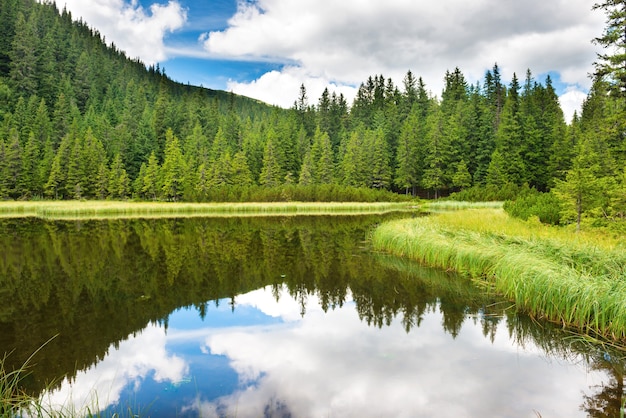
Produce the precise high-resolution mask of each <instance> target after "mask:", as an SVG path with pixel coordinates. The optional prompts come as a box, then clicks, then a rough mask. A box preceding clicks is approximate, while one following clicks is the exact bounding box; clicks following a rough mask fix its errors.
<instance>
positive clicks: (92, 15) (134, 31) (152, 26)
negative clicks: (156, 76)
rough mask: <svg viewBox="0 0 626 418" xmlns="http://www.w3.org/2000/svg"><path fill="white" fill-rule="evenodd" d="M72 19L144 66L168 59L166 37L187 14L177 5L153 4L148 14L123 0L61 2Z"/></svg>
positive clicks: (185, 18) (177, 27)
mask: <svg viewBox="0 0 626 418" xmlns="http://www.w3.org/2000/svg"><path fill="white" fill-rule="evenodd" d="M62 3H63V5H64V6H65V7H67V10H69V11H70V12H71V13H72V17H73V18H75V19H78V18H79V17H80V18H82V20H83V21H85V22H86V23H87V24H88V25H89V26H91V27H94V28H97V29H98V31H99V32H100V34H101V35H102V36H104V37H105V38H106V42H107V43H108V44H110V43H111V42H113V43H115V45H116V46H117V47H118V48H119V49H120V50H122V51H124V52H125V53H126V55H127V56H129V57H131V58H137V57H139V58H140V59H141V60H142V61H143V62H144V63H146V64H154V63H156V62H157V61H163V60H165V59H166V58H167V51H166V48H165V45H164V43H163V38H164V37H165V36H166V34H168V33H170V32H173V31H175V30H177V29H180V28H182V27H183V25H184V24H185V21H186V20H187V12H186V10H185V9H184V8H183V7H182V6H181V5H180V3H178V2H177V1H174V0H170V1H169V2H168V3H167V4H158V3H154V4H152V5H151V6H150V7H149V10H146V9H144V8H143V7H142V6H141V5H139V4H138V2H137V0H132V1H131V2H130V3H129V2H128V1H126V0H87V1H86V0H63V2H62Z"/></svg>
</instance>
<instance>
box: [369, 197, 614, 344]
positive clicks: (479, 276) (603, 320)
mask: <svg viewBox="0 0 626 418" xmlns="http://www.w3.org/2000/svg"><path fill="white" fill-rule="evenodd" d="M372 240H373V245H374V248H376V249H378V250H381V251H386V252H390V253H393V254H396V255H400V256H404V257H408V258H412V259H415V260H418V261H419V262H421V263H424V264H426V265H429V266H434V267H440V268H444V269H450V270H455V271H457V272H460V273H462V274H466V275H469V276H470V277H472V278H473V279H475V280H479V281H480V282H481V283H487V284H489V285H490V286H493V287H494V289H495V290H496V291H497V292H499V293H501V294H502V295H504V296H505V297H507V298H509V299H511V300H512V301H514V302H515V303H516V305H517V307H518V309H519V310H521V311H524V312H527V313H529V314H531V315H534V316H537V317H541V318H546V319H548V320H550V321H554V322H558V323H562V324H563V325H564V326H568V327H574V328H576V329H578V330H579V331H582V332H585V333H589V334H598V335H601V336H603V337H606V338H610V339H613V340H619V341H620V342H622V343H625V342H626V251H625V248H626V247H625V245H624V239H623V238H621V239H620V238H615V237H611V236H608V235H602V234H600V233H591V232H586V233H581V234H576V233H574V232H571V231H569V230H565V229H563V228H558V227H548V226H544V225H541V224H538V223H532V222H524V221H520V220H517V219H512V218H510V217H509V216H508V215H506V213H504V211H503V210H500V209H475V210H465V211H459V212H448V213H441V214H437V215H433V216H430V217H423V218H414V219H402V220H397V221H390V222H387V223H384V224H382V225H380V226H379V227H378V228H377V229H376V230H375V231H374V232H373V236H372Z"/></svg>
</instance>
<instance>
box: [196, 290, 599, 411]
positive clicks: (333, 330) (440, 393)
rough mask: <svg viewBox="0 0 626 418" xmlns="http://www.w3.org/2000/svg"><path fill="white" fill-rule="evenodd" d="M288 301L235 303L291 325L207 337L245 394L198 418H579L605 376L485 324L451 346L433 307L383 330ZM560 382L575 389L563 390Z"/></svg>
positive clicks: (203, 403) (202, 406) (259, 296)
mask: <svg viewBox="0 0 626 418" xmlns="http://www.w3.org/2000/svg"><path fill="white" fill-rule="evenodd" d="M283 298H284V299H287V301H283ZM283 298H281V300H280V301H279V302H276V301H275V300H274V299H273V296H272V293H271V289H270V288H266V289H264V290H259V291H255V292H252V293H249V294H247V295H244V296H239V297H238V298H237V300H238V304H239V305H244V304H249V305H251V306H255V307H257V308H258V309H260V310H262V311H263V312H266V313H267V314H270V315H272V316H281V317H283V318H284V319H285V321H284V322H283V323H280V324H274V325H271V326H259V327H245V328H230V329H220V330H214V331H213V332H211V333H210V334H208V336H207V337H206V339H205V344H206V348H205V351H206V352H207V353H208V352H210V353H212V354H214V355H223V356H227V357H228V358H229V360H230V364H231V366H232V367H233V368H234V369H235V371H236V372H237V374H238V376H239V383H240V385H239V386H240V387H239V388H238V389H237V390H236V391H235V392H234V393H232V394H230V395H227V396H223V397H221V398H219V399H215V400H212V401H207V400H204V399H202V396H200V397H199V398H198V399H196V400H195V401H194V403H193V405H192V406H190V407H189V408H190V409H195V410H198V412H199V415H202V416H221V415H230V414H233V415H237V416H244V417H248V416H257V415H258V413H259V411H269V413H268V415H277V416H283V415H288V414H290V415H293V416H355V417H359V416H394V417H402V416H406V417H409V416H438V415H441V414H442V413H444V414H446V415H450V416H468V417H469V416H490V415H493V412H494V411H499V412H500V413H501V414H502V415H507V416H530V415H532V409H533V408H535V409H537V410H538V411H541V412H545V411H554V410H557V411H560V412H561V413H564V414H568V413H569V414H576V412H578V404H579V402H580V390H581V388H586V386H587V384H588V381H587V379H594V381H601V380H602V373H601V372H595V373H587V371H586V370H584V366H582V365H581V366H579V368H577V366H573V365H568V364H553V365H551V366H550V367H549V368H546V361H547V360H546V358H545V354H544V353H543V352H542V350H541V349H540V348H538V347H536V346H535V345H533V344H532V343H527V344H526V345H525V347H523V348H522V347H520V346H518V345H516V344H512V343H511V339H510V335H509V334H508V332H509V331H508V328H507V327H506V326H505V324H501V326H500V327H499V328H498V330H497V332H496V335H495V336H494V339H493V341H491V340H489V339H487V338H485V336H484V335H483V334H482V329H481V327H480V325H479V324H478V325H477V324H470V323H467V325H466V326H464V327H463V329H462V330H461V332H460V334H459V335H458V336H457V337H456V339H453V338H452V337H451V336H450V335H446V334H445V333H443V332H442V331H441V323H442V321H443V319H442V315H441V312H438V311H437V310H432V311H429V312H427V313H426V314H424V315H423V320H422V321H421V323H420V327H419V329H414V330H412V331H411V333H406V332H405V330H404V328H403V327H402V325H401V323H400V321H399V320H394V321H392V323H391V324H390V325H389V326H385V327H383V328H380V329H379V328H376V327H368V326H367V325H366V324H364V323H363V322H362V321H361V320H360V319H359V317H358V314H357V312H356V310H354V309H347V308H345V307H344V308H343V309H337V310H332V311H329V312H327V313H324V312H323V311H322V309H321V307H320V306H319V302H318V301H317V299H316V298H315V297H313V296H312V297H311V298H310V299H309V300H308V304H307V314H306V315H305V316H304V318H301V317H299V315H297V312H296V311H297V310H298V309H297V301H295V300H294V299H292V298H291V297H289V296H287V295H284V292H283ZM468 322H469V321H468ZM548 361H549V360H548ZM557 363H558V362H557ZM572 363H574V361H573V362H572ZM199 379H201V378H199ZM564 379H567V381H568V382H569V383H570V384H568V385H565V386H563V385H561V384H560V382H562V381H563V380H564ZM506 388H510V390H507V389H506ZM555 391H557V392H558V394H559V396H558V397H556V398H555V396H554V393H555ZM494 394H496V395H497V396H494ZM520 394H522V395H523V396H522V397H521V398H520Z"/></svg>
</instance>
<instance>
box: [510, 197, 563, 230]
mask: <svg viewBox="0 0 626 418" xmlns="http://www.w3.org/2000/svg"><path fill="white" fill-rule="evenodd" d="M504 210H505V211H506V212H507V213H508V214H509V215H511V216H513V217H515V218H520V219H523V220H525V221H526V220H528V219H529V218H530V217H532V216H536V217H537V218H539V220H540V221H541V222H542V223H544V224H550V225H559V223H560V221H561V202H560V200H559V199H558V198H557V197H556V196H555V195H554V194H552V193H540V192H537V191H534V190H532V191H530V192H527V193H524V194H523V195H521V196H518V197H517V198H516V199H515V200H507V201H506V202H504Z"/></svg>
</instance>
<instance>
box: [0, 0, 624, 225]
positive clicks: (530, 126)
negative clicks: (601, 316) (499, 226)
mask: <svg viewBox="0 0 626 418" xmlns="http://www.w3.org/2000/svg"><path fill="white" fill-rule="evenodd" d="M620 3H623V2H611V1H607V2H605V3H604V4H600V5H596V8H599V9H603V11H605V12H606V13H607V16H608V17H609V21H608V24H607V29H606V33H605V34H604V35H603V36H601V37H599V38H597V39H596V40H595V41H596V42H597V43H599V44H601V45H603V46H607V45H617V46H618V47H619V45H620V42H621V45H622V47H621V48H622V49H623V43H624V41H623V40H622V39H621V38H620V37H619V33H620V32H619V30H620V29H619V28H621V31H622V32H623V29H624V26H626V25H625V23H624V17H623V16H622V15H624V12H623V10H622V11H621V12H620V10H621V9H620V8H623V5H621V4H620ZM616 10H617V12H616ZM620 13H621V15H620ZM620 16H621V17H620ZM620 25H621V26H620ZM615 28H617V29H615ZM614 29H615V30H617V34H618V35H616V34H615V30H614ZM590 42H591V40H590ZM620 50H621V49H620ZM620 56H621V58H620ZM599 58H600V63H599V64H596V68H597V72H596V74H595V75H594V78H593V86H592V88H591V90H590V92H589V95H588V97H587V99H586V100H585V102H584V104H583V108H582V112H581V113H580V114H576V115H574V118H573V120H572V121H571V122H569V123H568V122H566V121H565V119H564V116H563V112H562V110H561V108H560V105H559V101H558V97H557V94H556V92H555V89H554V87H553V85H552V80H551V79H550V77H549V76H548V77H546V78H545V79H544V80H537V79H535V77H534V76H533V73H532V71H531V70H530V69H527V70H525V72H523V73H521V74H523V76H522V77H519V78H518V76H517V75H514V76H513V78H512V80H511V81H510V82H509V83H505V82H504V81H503V80H502V78H501V73H500V69H499V67H498V65H497V64H494V65H493V67H492V68H491V69H490V70H489V71H487V72H486V74H485V76H484V79H483V80H482V82H477V83H475V84H470V83H468V81H467V80H466V78H465V76H464V75H463V72H462V71H461V70H460V69H459V68H455V69H452V70H449V71H446V73H445V75H444V76H443V77H444V81H445V85H444V88H443V91H442V92H441V95H440V97H439V96H434V95H433V94H432V93H431V92H430V91H429V90H428V88H427V86H426V85H425V84H424V82H423V80H422V79H421V78H420V77H419V76H418V75H415V74H413V73H412V72H411V71H407V73H406V75H405V77H404V78H403V80H401V81H400V82H397V81H396V82H394V80H392V79H390V78H385V77H384V76H383V75H382V74H381V75H372V76H370V77H369V78H368V79H367V80H365V81H364V82H363V83H362V84H361V85H360V87H359V89H358V94H357V96H356V98H355V99H354V101H353V102H352V103H351V104H349V103H347V100H346V99H345V98H344V97H343V95H341V94H339V95H337V94H336V93H334V92H330V91H329V90H325V91H324V93H323V94H322V96H321V97H319V98H318V99H317V100H316V101H315V100H313V99H312V100H311V101H310V100H309V98H308V96H307V91H306V87H305V86H304V85H303V86H302V87H301V89H300V91H299V92H294V97H295V98H296V99H295V101H294V105H293V107H292V108H290V109H281V108H278V107H273V106H269V105H266V104H264V103H261V102H259V101H256V100H253V99H249V98H246V97H242V96H237V95H235V94H232V93H227V92H223V91H214V90H209V89H205V88H201V87H195V86H190V85H183V84H179V83H176V82H173V81H172V80H171V79H170V78H169V77H168V76H167V75H166V74H165V71H164V70H162V69H161V68H159V66H158V65H156V66H150V67H146V66H145V65H144V64H143V63H142V62H140V61H139V60H131V59H129V58H128V57H126V55H125V53H124V52H123V51H120V50H119V49H118V48H117V47H116V46H115V45H114V44H107V42H106V40H105V39H104V37H102V36H101V35H100V34H99V33H98V31H96V30H94V29H92V28H90V27H89V26H88V25H87V24H86V23H84V22H82V21H81V20H74V19H73V17H72V16H71V13H69V12H68V11H67V10H65V9H63V10H59V9H58V8H57V6H56V5H55V4H54V3H51V2H43V3H40V2H36V1H35V0H3V1H2V3H1V4H0V198H2V199H15V200H17V199H139V200H165V201H180V200H184V201H199V202H202V201H268V200H294V199H298V200H381V199H384V200H392V199H400V198H403V197H405V196H419V197H422V198H438V197H442V196H448V195H450V194H454V196H456V197H457V198H460V199H465V200H507V199H509V200H512V199H515V198H516V197H520V196H521V197H528V196H530V198H529V199H530V200H531V201H532V202H531V203H527V204H526V206H529V205H530V206H533V205H535V206H537V205H538V206H541V205H542V203H541V202H544V203H543V205H544V206H545V205H547V204H546V203H545V202H548V203H549V205H552V203H554V202H556V205H557V206H558V207H559V208H560V209H559V211H560V212H559V213H562V214H563V215H562V216H561V215H559V216H557V219H556V222H555V221H554V220H553V221H552V223H559V222H560V221H561V222H562V221H564V220H565V221H567V220H575V219H576V218H578V221H579V222H580V218H581V216H583V215H584V216H590V217H592V218H596V219H603V220H605V221H606V220H615V219H622V218H624V216H625V214H626V110H625V109H626V106H625V97H626V90H625V89H624V85H625V84H626V82H625V81H624V79H625V78H626V77H624V63H623V62H624V61H625V60H624V54H623V53H622V54H621V55H620V54H619V53H618V55H617V58H616V57H615V56H600V57H599ZM620 59H621V61H620ZM521 70H522V71H524V69H521ZM545 192H551V193H550V194H549V196H550V197H549V198H542V199H538V198H537V196H542V193H545ZM537 202H539V203H537ZM536 211H539V212H541V208H539V209H536V210H535V212H536ZM526 212H528V211H526ZM530 214H534V212H533V209H531V210H530ZM526 216H528V213H526ZM540 218H541V216H540ZM544 218H545V217H544ZM542 220H543V219H542Z"/></svg>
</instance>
